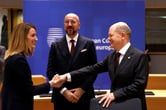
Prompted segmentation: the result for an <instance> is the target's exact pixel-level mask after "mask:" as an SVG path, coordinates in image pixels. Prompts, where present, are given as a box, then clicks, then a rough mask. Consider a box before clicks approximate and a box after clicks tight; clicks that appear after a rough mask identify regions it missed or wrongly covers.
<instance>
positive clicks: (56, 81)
mask: <svg viewBox="0 0 166 110" xmlns="http://www.w3.org/2000/svg"><path fill="white" fill-rule="evenodd" d="M66 81H67V75H66V74H63V75H59V74H56V75H54V77H53V78H52V79H51V81H49V83H50V85H51V87H55V88H60V87H61V86H62V84H63V83H65V82H66Z"/></svg>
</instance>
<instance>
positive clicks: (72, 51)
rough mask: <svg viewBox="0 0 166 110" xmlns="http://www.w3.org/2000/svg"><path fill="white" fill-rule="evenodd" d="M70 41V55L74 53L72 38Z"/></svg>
mask: <svg viewBox="0 0 166 110" xmlns="http://www.w3.org/2000/svg"><path fill="white" fill-rule="evenodd" d="M70 42H71V50H70V54H71V56H73V54H74V49H75V46H74V42H75V41H74V40H73V39H72V40H70Z"/></svg>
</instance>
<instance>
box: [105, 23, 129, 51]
mask: <svg viewBox="0 0 166 110" xmlns="http://www.w3.org/2000/svg"><path fill="white" fill-rule="evenodd" d="M130 35H131V30H130V27H129V26H128V25H127V24H126V23H124V22H118V23H115V24H113V25H112V26H110V28H109V30H108V40H109V41H110V46H111V48H114V49H115V50H116V51H119V50H120V49H121V48H122V47H123V46H124V45H126V44H127V43H128V42H129V41H130Z"/></svg>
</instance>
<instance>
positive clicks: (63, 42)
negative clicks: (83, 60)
mask: <svg viewBox="0 0 166 110" xmlns="http://www.w3.org/2000/svg"><path fill="white" fill-rule="evenodd" d="M57 45H58V48H60V50H61V51H60V52H61V55H62V56H63V57H66V56H67V58H69V56H70V52H69V49H68V45H67V41H66V37H65V36H64V37H63V38H62V39H61V41H60V42H59V43H58V44H57Z"/></svg>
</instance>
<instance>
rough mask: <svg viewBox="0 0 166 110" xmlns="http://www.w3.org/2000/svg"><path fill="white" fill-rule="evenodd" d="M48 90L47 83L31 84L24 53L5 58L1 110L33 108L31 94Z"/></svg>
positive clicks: (30, 109)
mask: <svg viewBox="0 0 166 110" xmlns="http://www.w3.org/2000/svg"><path fill="white" fill-rule="evenodd" d="M49 90H50V85H49V83H45V84H42V85H38V86H33V83H32V78H31V70H30V67H29V65H28V62H27V60H26V57H25V56H24V55H22V54H17V55H13V56H10V57H9V58H7V59H6V60H5V71H4V80H3V87H2V110H33V95H36V94H41V93H48V92H49Z"/></svg>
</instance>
